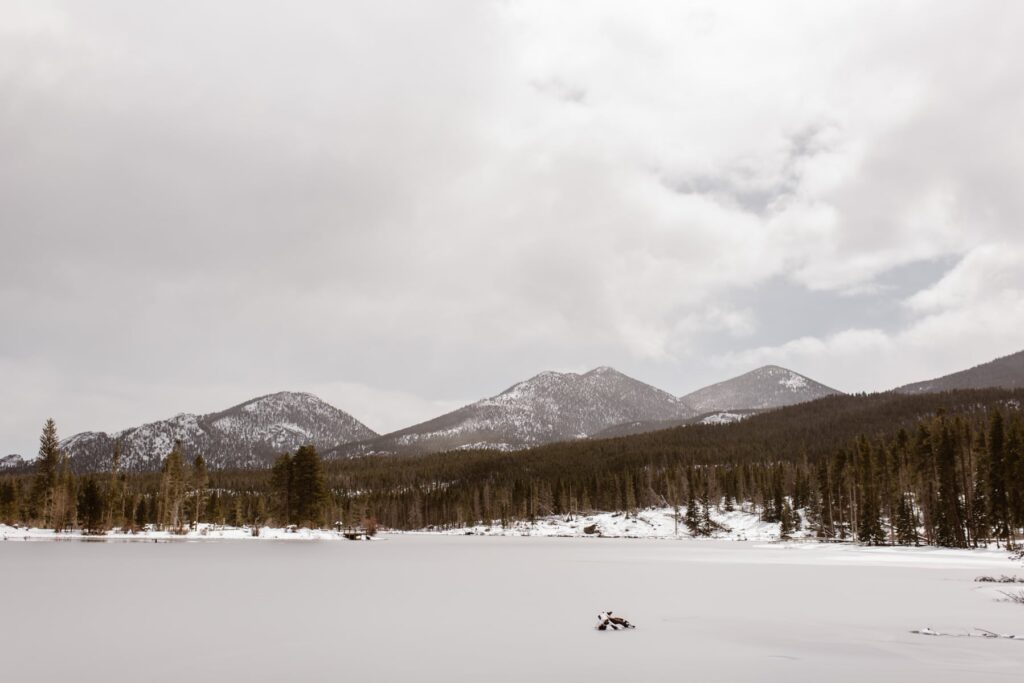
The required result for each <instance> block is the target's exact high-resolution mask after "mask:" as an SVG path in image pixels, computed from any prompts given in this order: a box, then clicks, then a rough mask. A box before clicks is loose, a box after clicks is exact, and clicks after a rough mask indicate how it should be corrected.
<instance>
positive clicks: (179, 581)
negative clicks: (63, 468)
mask: <svg viewBox="0 0 1024 683" xmlns="http://www.w3.org/2000/svg"><path fill="white" fill-rule="evenodd" d="M1022 572H1024V570H1022V569H1021V567H1020V563H1019V562H1013V561H1011V560H1009V559H1008V557H1007V553H1006V552H1005V551H1003V552H998V551H995V550H986V551H957V550H940V549H934V548H917V549H914V548H861V547H857V546H844V545H824V544H817V543H809V542H803V543H781V544H780V543H764V542H746V543H742V542H735V541H721V540H709V541H701V542H696V541H679V542H676V541H654V540H649V539H611V538H595V539H590V540H584V539H580V538H536V537H493V538H492V537H466V536H449V535H441V534H433V535H428V534H405V535H386V536H384V537H383V539H382V540H381V541H379V542H374V543H347V542H346V543H341V542H334V543H325V542H318V541H310V542H305V543H277V542H268V543H261V542H242V541H231V540H222V541H213V542H209V541H208V542H181V543H14V542H0V576H2V585H3V586H4V589H3V593H2V596H3V597H2V603H0V604H2V605H3V608H4V615H5V617H6V618H4V619H0V648H2V652H3V657H2V659H3V664H2V666H3V672H4V679H5V680H11V681H19V682H33V681H54V680H75V681H100V680H104V681H128V680H131V681H137V680H145V681H154V682H160V681H190V683H196V682H201V681H214V680H217V681H224V680H246V681H285V680H287V681H303V682H307V681H339V680H372V681H403V682H405V681H425V682H426V681H474V682H477V681H499V682H500V681H517V682H522V681H555V680H560V681H587V682H588V683H589V682H592V681H604V680H608V681H626V680H628V681H660V680H703V681H720V680H750V681H786V683H795V682H799V681H815V682H819V681H857V682H858V683H862V682H863V681H865V680H870V681H877V682H882V681H916V680H922V681H929V683H943V682H945V681H999V680H1006V681H1010V680H1014V681H1015V680H1018V679H1019V676H1020V665H1021V662H1022V661H1024V644H1022V643H1021V642H1018V641H1016V640H1009V639H986V638H942V637H926V636H922V635H919V634H915V633H911V631H912V630H921V629H925V628H927V629H931V630H934V631H935V632H937V633H957V632H962V631H969V630H971V629H974V628H983V629H988V630H990V631H992V632H994V633H1000V634H1005V633H1020V632H1021V631H1022V630H1024V626H1022V624H1024V618H1022V617H1024V607H1022V606H1020V605H1015V604H1012V603H1006V602H999V601H998V600H997V598H998V593H997V589H998V586H997V585H991V584H978V583H975V582H974V581H973V579H974V577H976V576H977V575H979V574H991V575H998V574H1001V573H1008V574H1012V573H1022ZM606 610H613V611H615V612H616V613H621V614H623V615H626V616H628V618H629V620H630V621H631V622H633V623H634V624H636V625H637V628H636V630H631V631H620V632H615V633H612V632H600V631H597V630H595V629H594V628H593V624H594V620H595V618H596V616H597V614H598V613H599V612H602V611H606Z"/></svg>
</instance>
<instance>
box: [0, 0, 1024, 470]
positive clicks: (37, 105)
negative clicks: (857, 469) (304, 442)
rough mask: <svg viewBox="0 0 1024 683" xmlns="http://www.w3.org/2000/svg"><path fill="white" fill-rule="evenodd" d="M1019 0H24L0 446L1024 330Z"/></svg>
mask: <svg viewBox="0 0 1024 683" xmlns="http://www.w3.org/2000/svg"><path fill="white" fill-rule="evenodd" d="M1021 35H1024V4H1022V3H1018V2H1012V1H1009V0H1008V1H1006V2H994V1H979V2H971V3H934V2H932V3H922V2H892V1H891V0H890V1H887V2H867V1H857V2H829V3H822V2H816V1H811V2H776V3H764V2H667V3H659V2H641V3H630V5H629V7H628V9H626V8H625V6H624V5H623V4H622V3H612V2H607V3H605V2H597V1H592V0H588V1H586V2H561V3H551V2H516V1H513V0H508V1H504V2H481V1H479V0H472V1H467V2H433V3H419V2H386V3H381V2H351V3H319V2H306V3H299V4H296V3H286V2H253V1H248V0H247V1H246V2H219V3H207V2H190V1H182V0H175V1H174V2H146V3H138V2H134V1H132V0H126V1H123V2H105V1H94V2H89V3H82V2H66V3H62V2H46V1H45V0H27V1H25V2H12V1H10V0H0V455H2V454H3V453H22V454H25V455H31V454H33V453H34V452H35V450H36V439H37V436H38V434H39V430H40V427H41V425H42V423H43V421H44V420H45V419H46V418H47V417H51V416H52V417H53V418H55V419H56V421H57V425H58V428H59V430H60V433H61V434H62V435H63V436H68V435H71V434H73V433H76V432H79V431H84V430H105V431H112V430H117V429H122V428H126V427H130V426H134V425H137V424H140V423H143V422H146V421H152V420H156V419H162V418H165V417H169V416H171V415H174V414H177V413H179V412H196V413H205V412H212V411H215V410H219V409H223V408H226V407H228V406H231V405H234V404H236V403H239V402H241V401H244V400H246V399H248V398H251V397H254V396H258V395H262V394H267V393H271V392H274V391H279V390H295V391H309V392H312V393H315V394H317V395H319V396H321V397H322V398H324V399H325V400H327V401H329V402H331V403H333V404H334V405H336V406H338V407H340V408H342V409H343V410H346V411H348V412H350V413H352V414H353V415H354V416H355V417H356V418H358V419H360V420H362V421H363V422H364V423H366V424H367V425H368V426H369V427H371V428H372V429H375V430H377V431H381V432H384V431H390V430H393V429H397V428H399V427H403V426H407V425H409V424H412V423H415V422H418V421H421V420H424V419H427V418H430V417H433V416H436V415H438V414H440V413H443V412H446V411H448V410H450V409H453V408H455V407H457V406H459V405H462V404H465V403H467V402H471V401H473V400H476V399H479V398H481V397H484V396H490V395H493V394H496V393H498V392H500V391H502V390H503V389H505V388H507V387H508V386H510V385H511V384H513V383H515V382H517V381H519V380H522V379H526V378H527V377H530V376H532V375H534V374H536V373H538V372H540V371H543V370H561V371H585V370H588V369H590V368H592V367H595V366H599V365H611V366H614V367H616V368H617V369H619V370H621V371H622V372H625V373H626V374H629V375H631V376H634V377H636V378H638V379H640V380H643V381H645V382H648V383H650V384H653V385H655V386H658V387H660V388H662V389H665V390H667V391H671V392H673V393H676V394H684V393H687V392H689V391H692V390H694V389H697V388H699V387H701V386H703V385H706V384H709V383H712V382H715V381H719V380H722V379H726V378H728V377H730V376H733V375H737V374H740V373H742V372H746V371H748V370H751V369H753V368H755V367H758V366H760V365H764V364H769V363H773V364H778V365H783V366H786V367H789V368H791V369H793V370H796V371H797V372H801V373H803V374H805V375H808V376H810V377H812V378H814V379H816V380H818V381H821V382H823V383H825V384H827V385H830V386H833V387H835V388H837V389H841V390H844V391H878V390H885V389H889V388H892V387H894V386H897V385H900V384H904V383H907V382H911V381H916V380H921V379H927V378H931V377H935V376H938V375H942V374H946V373H949V372H952V371H955V370H959V369H963V368H966V367H969V366H972V365H975V364H978V363H982V362H985V361H988V360H991V359H992V358H995V357H997V356H1001V355H1006V354H1008V353H1012V352H1015V351H1018V350H1021V349H1022V348H1024V186H1022V178H1024V126H1022V125H1021V122H1022V121H1024V48H1022V47H1021V41H1020V36H1021Z"/></svg>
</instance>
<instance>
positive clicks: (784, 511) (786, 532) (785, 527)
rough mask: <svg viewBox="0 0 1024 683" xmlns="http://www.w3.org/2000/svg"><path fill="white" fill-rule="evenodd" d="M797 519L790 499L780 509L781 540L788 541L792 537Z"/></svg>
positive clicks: (785, 500) (783, 502)
mask: <svg viewBox="0 0 1024 683" xmlns="http://www.w3.org/2000/svg"><path fill="white" fill-rule="evenodd" d="M795 517H796V514H795V513H794V512H793V506H792V505H790V503H789V499H788V498H787V499H784V500H783V501H782V506H781V508H780V509H779V538H781V539H788V538H791V537H792V535H793V532H794V531H795V530H796V524H795V522H794V519H795Z"/></svg>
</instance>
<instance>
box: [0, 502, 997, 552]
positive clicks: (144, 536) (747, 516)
mask: <svg viewBox="0 0 1024 683" xmlns="http://www.w3.org/2000/svg"><path fill="white" fill-rule="evenodd" d="M798 516H799V517H800V522H801V523H800V525H799V527H800V528H799V529H798V530H796V531H794V532H793V533H792V534H790V535H789V537H788V538H786V539H783V538H781V537H780V534H779V524H778V523H775V522H765V521H762V520H761V519H760V517H759V516H758V515H757V514H755V513H752V512H747V511H743V510H732V511H720V510H716V509H712V510H711V511H710V517H711V520H712V521H713V522H714V523H715V525H717V526H716V530H715V531H714V532H712V533H711V534H710V535H707V536H696V537H695V536H693V535H691V534H690V533H689V531H688V530H687V528H686V526H685V525H684V524H683V517H682V514H681V513H680V515H679V524H678V527H677V525H676V518H675V513H674V511H673V509H672V508H649V509H646V510H640V511H637V512H636V513H634V514H626V513H623V512H598V513H591V514H586V515H572V516H567V517H561V516H551V517H545V518H542V519H538V520H536V521H534V522H528V521H517V522H513V523H510V524H509V525H508V526H502V525H500V524H499V523H495V524H491V525H485V524H477V525H474V526H466V527H454V528H450V529H438V528H425V529H416V530H407V531H406V530H397V529H384V528H382V529H380V531H379V533H378V535H377V537H376V539H378V540H379V539H381V538H386V537H389V536H393V537H400V536H480V537H540V538H587V539H638V540H644V539H647V540H662V541H677V542H687V541H698V542H701V541H729V542H739V543H743V542H750V543H752V544H755V545H761V544H766V545H767V546H770V547H774V548H778V549H790V550H792V549H803V550H810V549H813V548H826V547H841V548H846V549H848V550H856V549H864V550H873V551H875V552H874V553H872V554H874V555H882V554H884V551H888V553H890V554H891V556H892V557H893V559H895V558H896V557H899V556H903V557H906V556H907V555H908V554H915V553H916V554H917V555H922V556H923V555H930V556H932V557H935V558H938V557H939V556H943V555H949V554H955V555H957V556H960V557H968V556H970V557H975V558H978V559H980V558H982V557H985V558H986V559H988V558H994V557H999V558H1008V551H1006V550H1005V549H1004V548H996V547H995V546H994V545H993V546H992V547H988V548H976V549H953V548H936V547H933V546H921V547H910V546H871V547H869V546H863V545H861V544H859V543H856V542H855V541H852V540H847V541H823V540H820V539H818V538H816V537H815V536H814V533H813V532H812V531H811V530H809V529H808V528H807V524H806V523H805V520H804V519H803V515H802V513H800V512H798ZM253 531H254V529H253V528H252V527H248V526H242V527H232V526H222V525H215V524H200V525H198V528H197V529H192V530H189V531H188V532H186V533H184V534H175V533H171V532H170V531H158V530H155V529H146V530H144V531H138V532H134V533H133V532H123V531H120V530H116V529H115V530H113V531H108V532H106V533H105V534H100V535H88V534H84V533H82V532H81V531H80V530H73V531H65V532H60V533H56V532H54V531H53V530H52V529H40V528H30V527H14V526H9V525H6V524H0V541H82V542H96V541H100V542H175V541H225V540H227V541H344V540H349V538H347V537H346V533H345V532H344V531H335V530H332V529H308V528H295V527H292V528H281V527H269V526H265V527H260V528H258V529H257V530H256V531H257V532H258V534H254V533H253Z"/></svg>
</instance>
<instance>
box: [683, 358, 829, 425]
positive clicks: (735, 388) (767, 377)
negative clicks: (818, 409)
mask: <svg viewBox="0 0 1024 683" xmlns="http://www.w3.org/2000/svg"><path fill="white" fill-rule="evenodd" d="M838 393H841V392H839V391H836V390H835V389H832V388H831V387H827V386H825V385H824V384H821V383H819V382H815V381H814V380H812V379H810V378H808V377H805V376H804V375H801V374H799V373H797V372H793V371H792V370H787V369H786V368H782V367H779V366H777V365H766V366H764V367H762V368H758V369H756V370H753V371H751V372H748V373H746V374H744V375H740V376H739V377H733V378H732V379H729V380H726V381H724V382H719V383H717V384H712V385H711V386H708V387H704V388H703V389H698V390H697V391H694V392H692V393H690V394H687V395H686V396H683V397H682V400H683V401H685V402H686V403H688V404H689V405H690V406H691V407H692V408H693V409H694V410H696V411H697V412H698V413H706V412H717V411H729V410H766V409H769V408H781V407H783V406H789V405H793V404H796V403H804V402H806V401H813V400H816V399H819V398H822V397H824V396H830V395H832V394H838Z"/></svg>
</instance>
